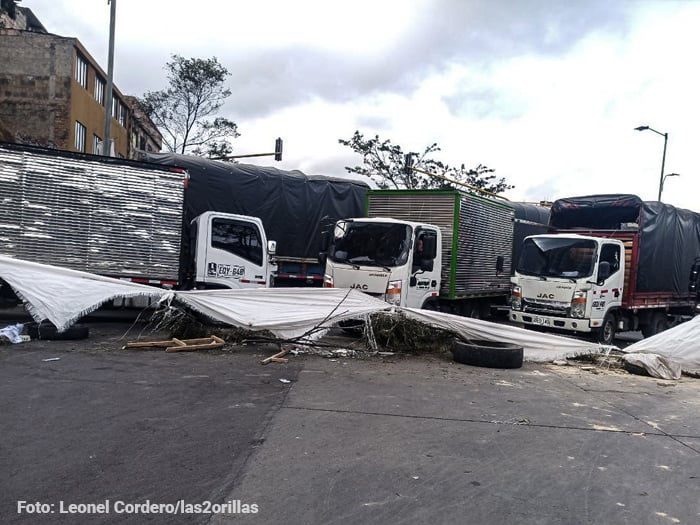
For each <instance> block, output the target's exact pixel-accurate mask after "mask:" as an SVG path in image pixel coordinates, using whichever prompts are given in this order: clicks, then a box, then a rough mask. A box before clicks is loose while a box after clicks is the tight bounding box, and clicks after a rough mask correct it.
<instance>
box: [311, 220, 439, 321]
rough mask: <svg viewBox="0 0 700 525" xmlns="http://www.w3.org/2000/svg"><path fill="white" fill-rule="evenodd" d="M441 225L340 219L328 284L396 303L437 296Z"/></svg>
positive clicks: (411, 304) (328, 265) (419, 303)
mask: <svg viewBox="0 0 700 525" xmlns="http://www.w3.org/2000/svg"><path fill="white" fill-rule="evenodd" d="M441 243H442V235H441V232H440V228H438V227H437V226H434V225H431V224H424V223H416V222H409V221H402V220H395V219H389V218H371V219H370V218H362V219H348V220H341V221H338V222H337V223H336V224H335V227H334V229H333V232H332V236H331V239H330V242H329V246H328V252H327V258H326V271H325V275H324V286H325V287H330V288H333V287H335V288H355V289H358V290H360V291H362V292H365V293H367V294H369V295H372V296H374V297H379V298H382V299H384V300H385V301H387V302H388V303H390V304H393V305H396V306H407V307H411V308H422V307H424V306H425V305H426V303H428V302H429V301H430V300H431V299H432V298H435V297H437V296H438V295H439V290H440V272H441V267H442V256H441V250H440V246H441Z"/></svg>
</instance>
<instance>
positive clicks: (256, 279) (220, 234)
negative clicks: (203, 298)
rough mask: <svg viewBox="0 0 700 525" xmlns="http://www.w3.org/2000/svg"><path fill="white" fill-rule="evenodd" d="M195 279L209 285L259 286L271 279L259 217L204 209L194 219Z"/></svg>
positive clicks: (224, 286) (217, 286)
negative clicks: (204, 210)
mask: <svg viewBox="0 0 700 525" xmlns="http://www.w3.org/2000/svg"><path fill="white" fill-rule="evenodd" d="M196 220H197V221H198V223H199V224H198V234H197V250H196V253H197V261H196V266H197V282H198V283H204V285H205V286H206V287H211V288H258V287H261V286H267V285H268V283H269V282H270V275H269V273H270V269H269V265H268V256H267V249H266V247H267V240H266V237H265V230H264V229H263V227H262V223H261V222H260V220H259V219H256V218H254V217H244V216H241V215H230V214H215V213H211V212H207V213H204V214H202V215H201V216H200V217H198V218H197V219H196ZM200 286H201V284H200Z"/></svg>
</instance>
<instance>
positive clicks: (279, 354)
mask: <svg viewBox="0 0 700 525" xmlns="http://www.w3.org/2000/svg"><path fill="white" fill-rule="evenodd" d="M288 353H289V350H282V351H281V352H277V353H276V354H275V355H271V356H270V357H266V358H265V359H263V360H262V361H260V364H261V365H266V364H268V363H280V362H281V361H277V359H279V358H281V357H282V356H284V355H287V354H288ZM284 362H287V360H286V359H285V360H284Z"/></svg>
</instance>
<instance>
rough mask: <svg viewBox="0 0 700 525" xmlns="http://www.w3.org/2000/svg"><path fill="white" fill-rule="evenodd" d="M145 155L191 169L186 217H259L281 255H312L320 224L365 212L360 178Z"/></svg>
mask: <svg viewBox="0 0 700 525" xmlns="http://www.w3.org/2000/svg"><path fill="white" fill-rule="evenodd" d="M145 159H146V160H147V161H149V162H154V163H157V164H163V165H167V166H176V167H180V168H184V169H186V170H187V171H188V172H189V175H190V181H189V184H188V187H187V190H186V191H185V219H186V221H187V222H189V221H191V220H192V219H194V218H195V217H197V216H198V215H200V214H202V213H203V212H205V211H218V212H225V213H237V214H240V215H251V216H254V217H259V218H260V219H262V221H263V225H264V226H265V233H266V234H267V238H268V239H270V240H275V241H277V253H278V255H279V256H281V257H305V258H314V259H315V258H316V257H317V256H318V253H319V251H320V250H321V240H322V239H321V228H322V227H325V226H327V224H330V223H331V222H332V221H334V220H336V219H341V218H349V217H362V216H363V215H364V213H365V194H366V193H367V190H368V189H369V187H368V186H367V185H366V184H364V183H363V182H361V181H351V180H348V179H343V178H340V177H338V178H333V177H327V176H323V175H306V174H304V173H302V172H301V171H296V170H295V171H282V170H279V169H277V168H272V167H263V166H255V165H251V164H234V163H231V162H224V161H217V160H209V159H205V158H201V157H194V156H191V155H180V154H176V153H147V154H146V155H145ZM326 217H327V218H329V219H325V218H326Z"/></svg>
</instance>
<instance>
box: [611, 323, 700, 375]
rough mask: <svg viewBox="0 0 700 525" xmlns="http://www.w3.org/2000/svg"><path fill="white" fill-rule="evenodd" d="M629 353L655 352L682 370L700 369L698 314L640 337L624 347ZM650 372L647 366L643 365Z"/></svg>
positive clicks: (699, 324) (695, 370)
mask: <svg viewBox="0 0 700 525" xmlns="http://www.w3.org/2000/svg"><path fill="white" fill-rule="evenodd" d="M624 351H625V352H628V353H630V354H638V353H643V354H656V355H660V356H662V357H664V358H666V359H668V360H670V361H672V362H676V363H678V364H679V365H680V367H681V369H682V370H683V371H684V372H698V371H700V316H698V317H695V318H693V319H691V320H690V321H687V322H685V323H681V324H679V325H677V326H674V327H673V328H671V329H669V330H666V331H664V332H661V333H659V334H656V335H653V336H651V337H648V338H646V339H642V340H641V341H638V342H636V343H634V344H633V345H630V346H628V347H627V348H625V349H624ZM645 368H647V370H648V371H649V372H650V373H652V370H650V369H649V367H645ZM656 377H660V376H658V375H657V376H656Z"/></svg>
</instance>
